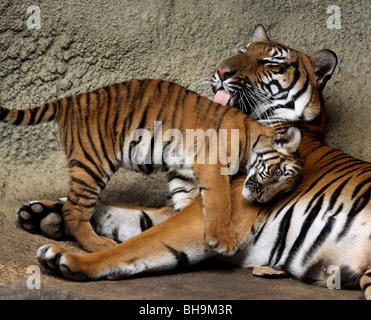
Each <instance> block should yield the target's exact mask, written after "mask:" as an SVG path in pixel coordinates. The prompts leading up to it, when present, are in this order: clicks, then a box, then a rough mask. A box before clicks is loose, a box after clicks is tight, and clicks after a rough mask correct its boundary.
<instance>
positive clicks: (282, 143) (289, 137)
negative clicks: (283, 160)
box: [272, 127, 302, 155]
mask: <svg viewBox="0 0 371 320" xmlns="http://www.w3.org/2000/svg"><path fill="white" fill-rule="evenodd" d="M301 141H302V134H301V131H300V130H299V129H298V128H296V127H290V128H288V129H287V130H286V131H284V132H283V133H276V134H275V135H274V137H273V139H272V146H273V148H275V149H276V150H277V151H278V152H280V153H283V154H285V155H289V154H292V153H295V152H296V151H297V150H298V149H299V147H300V144H301Z"/></svg>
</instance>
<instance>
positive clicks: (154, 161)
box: [0, 79, 303, 255]
mask: <svg viewBox="0 0 371 320" xmlns="http://www.w3.org/2000/svg"><path fill="white" fill-rule="evenodd" d="M0 120H1V121H3V122H7V123H10V124H13V125H32V124H39V123H42V122H47V121H52V120H54V121H55V123H56V125H57V127H58V131H59V136H60V139H61V144H62V146H63V148H64V150H65V153H66V157H67V162H68V167H69V176H70V182H69V188H70V189H69V193H68V197H67V200H66V202H65V204H64V206H63V217H64V220H65V223H66V224H67V226H68V228H69V229H70V230H71V232H72V234H73V236H74V237H75V239H76V240H77V241H78V242H79V243H80V244H81V245H82V247H83V248H84V249H85V250H87V251H91V252H93V251H99V250H103V249H106V248H109V247H112V246H114V245H115V242H114V241H113V240H111V239H108V238H106V237H99V236H98V235H97V234H96V233H95V232H94V230H93V229H92V226H91V224H90V218H91V215H92V212H93V210H94V207H95V204H96V201H97V199H98V197H99V196H100V194H101V192H102V190H103V189H104V187H105V186H106V184H107V183H108V181H109V179H110V177H111V176H112V174H113V173H114V172H115V171H116V170H117V169H118V168H119V167H124V168H126V169H129V170H134V171H140V172H144V173H146V174H149V173H151V172H153V171H154V170H164V171H167V172H168V173H169V175H170V176H171V177H172V178H174V176H175V177H181V178H182V179H183V180H189V181H191V182H192V183H194V184H195V185H196V186H197V189H198V191H199V193H200V195H201V197H202V200H203V206H204V209H203V213H204V220H205V241H206V242H207V243H208V244H209V246H211V247H212V248H213V249H214V250H215V251H216V252H218V253H222V254H225V255H231V254H233V253H234V252H235V251H236V250H237V242H236V239H235V235H234V228H233V226H232V225H231V223H230V215H231V203H230V190H229V188H230V184H229V180H230V175H231V174H234V173H236V171H237V170H238V168H239V167H242V168H244V169H245V170H247V172H248V178H247V179H246V184H245V187H244V189H243V195H244V196H245V198H247V199H248V200H257V201H259V202H265V201H269V200H270V199H271V198H272V197H273V196H274V195H276V194H277V193H279V192H281V191H289V190H290V189H291V188H292V187H293V186H294V185H295V183H296V182H297V181H298V178H299V176H300V173H301V170H302V165H303V162H302V158H301V156H300V153H299V152H298V148H299V146H300V143H301V139H302V137H301V132H300V130H299V129H297V128H294V127H291V128H289V129H288V130H287V131H285V132H283V133H275V132H274V130H273V129H272V128H268V127H265V126H263V125H260V124H258V123H257V122H256V121H254V120H253V119H251V118H250V117H248V116H246V115H244V114H243V113H241V112H240V111H238V110H237V109H234V108H229V107H225V106H222V105H220V104H217V103H214V102H212V101H210V100H209V99H207V98H204V97H201V96H199V95H198V94H196V93H194V92H191V91H189V90H188V89H185V88H183V87H181V86H180V85H177V84H175V83H171V82H167V81H162V80H150V79H146V80H131V81H128V82H124V83H118V84H115V85H111V86H107V87H104V88H101V89H98V90H96V91H93V92H89V93H84V94H80V95H75V96H71V97H67V98H63V99H60V100H57V101H53V102H49V103H46V104H44V105H41V106H40V107H37V108H31V109H26V110H9V109H5V108H1V109H0ZM162 132H164V134H162ZM195 133H196V134H195ZM200 133H205V134H204V136H203V139H199V134H200ZM201 136H202V135H201ZM184 137H185V143H184ZM200 140H201V141H200ZM173 190H174V189H173Z"/></svg>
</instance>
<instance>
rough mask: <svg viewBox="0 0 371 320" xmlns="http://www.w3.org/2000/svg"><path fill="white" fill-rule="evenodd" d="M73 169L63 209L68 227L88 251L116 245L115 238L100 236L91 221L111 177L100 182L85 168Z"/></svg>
mask: <svg viewBox="0 0 371 320" xmlns="http://www.w3.org/2000/svg"><path fill="white" fill-rule="evenodd" d="M73 169H74V170H71V171H70V178H71V181H70V191H69V193H68V198H67V200H66V202H65V204H64V205H63V209H62V213H63V218H64V221H65V223H66V225H67V227H68V228H69V230H70V231H71V233H72V235H73V236H74V238H75V239H76V240H77V241H78V242H79V244H80V245H81V246H82V247H83V249H84V250H86V251H89V252H96V251H101V250H105V249H108V248H111V247H113V246H115V245H116V244H117V243H116V242H115V241H114V240H112V239H110V238H107V237H104V236H98V235H97V234H96V233H95V231H94V230H93V227H92V225H91V223H90V220H91V217H92V215H93V212H94V208H95V205H96V202H97V200H98V197H99V194H100V193H101V191H102V190H103V189H104V187H105V185H106V183H107V181H108V178H109V177H106V178H105V179H100V180H99V183H98V182H97V181H93V179H92V177H91V175H89V174H88V173H87V172H86V171H85V170H83V169H76V168H73ZM96 178H97V177H96Z"/></svg>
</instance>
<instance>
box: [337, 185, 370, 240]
mask: <svg viewBox="0 0 371 320" xmlns="http://www.w3.org/2000/svg"><path fill="white" fill-rule="evenodd" d="M370 197H371V187H370V188H368V189H367V190H366V191H365V192H364V193H363V194H362V195H360V196H359V197H358V198H357V199H356V200H355V202H354V203H353V205H352V208H351V209H350V211H349V213H348V215H347V221H346V222H345V225H344V228H343V230H342V231H341V232H340V233H339V234H338V236H337V239H336V241H337V242H338V241H340V240H341V239H342V238H343V237H344V236H345V235H346V234H347V233H348V231H349V229H350V227H351V226H352V223H353V220H354V218H355V217H356V216H357V214H358V213H360V212H361V211H362V210H363V209H364V208H365V207H366V205H367V204H368V203H369V201H370Z"/></svg>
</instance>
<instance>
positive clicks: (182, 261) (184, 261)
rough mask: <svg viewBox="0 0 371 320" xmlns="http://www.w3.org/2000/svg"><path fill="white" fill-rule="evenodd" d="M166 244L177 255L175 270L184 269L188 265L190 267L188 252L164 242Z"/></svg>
mask: <svg viewBox="0 0 371 320" xmlns="http://www.w3.org/2000/svg"><path fill="white" fill-rule="evenodd" d="M164 246H165V247H166V248H167V249H168V250H169V251H170V252H171V253H172V254H173V255H174V256H175V259H176V260H177V265H176V266H175V267H174V269H173V270H174V271H175V270H183V269H185V268H187V267H189V261H188V257H187V254H185V253H184V252H182V251H178V250H175V249H174V248H172V247H170V246H168V245H166V244H164Z"/></svg>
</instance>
